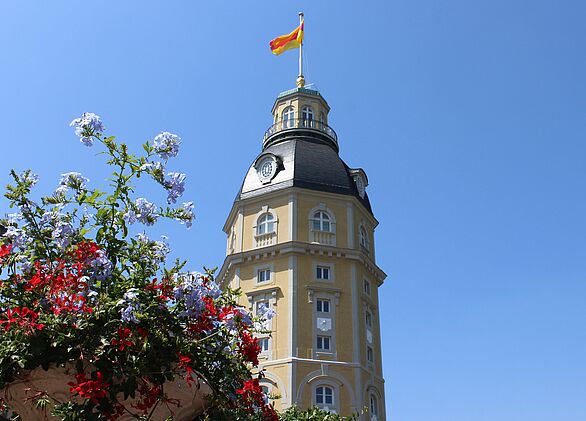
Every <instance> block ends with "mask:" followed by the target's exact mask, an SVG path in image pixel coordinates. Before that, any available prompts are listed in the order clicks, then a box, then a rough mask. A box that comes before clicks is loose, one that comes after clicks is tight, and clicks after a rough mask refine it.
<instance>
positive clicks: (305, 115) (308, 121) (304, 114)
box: [301, 107, 313, 127]
mask: <svg viewBox="0 0 586 421" xmlns="http://www.w3.org/2000/svg"><path fill="white" fill-rule="evenodd" d="M301 119H302V120H303V127H313V110H312V109H311V107H303V108H302V109H301Z"/></svg>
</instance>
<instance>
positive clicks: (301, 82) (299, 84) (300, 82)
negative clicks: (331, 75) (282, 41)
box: [297, 12, 305, 88]
mask: <svg viewBox="0 0 586 421" xmlns="http://www.w3.org/2000/svg"><path fill="white" fill-rule="evenodd" d="M302 24H303V12H299V28H301V25H302ZM304 35H305V34H304ZM304 86H305V78H304V77H303V41H301V44H299V76H298V77H297V87H298V88H303V87H304Z"/></svg>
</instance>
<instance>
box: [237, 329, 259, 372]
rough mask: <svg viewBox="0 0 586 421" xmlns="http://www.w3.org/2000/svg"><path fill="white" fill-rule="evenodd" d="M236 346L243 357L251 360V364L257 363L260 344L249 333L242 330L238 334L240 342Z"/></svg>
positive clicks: (255, 364)
mask: <svg viewBox="0 0 586 421" xmlns="http://www.w3.org/2000/svg"><path fill="white" fill-rule="evenodd" d="M238 348H239V349H240V353H241V354H242V356H243V357H244V359H245V360H246V361H248V362H251V363H252V365H253V366H255V367H256V366H257V365H258V354H260V346H259V345H258V339H257V338H255V337H253V336H252V335H251V334H250V333H248V332H246V331H244V332H241V334H240V342H239V343H238Z"/></svg>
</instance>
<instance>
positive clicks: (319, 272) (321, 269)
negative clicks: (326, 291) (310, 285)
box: [315, 264, 332, 281]
mask: <svg viewBox="0 0 586 421" xmlns="http://www.w3.org/2000/svg"><path fill="white" fill-rule="evenodd" d="M326 274H327V276H324V275H326ZM315 279H317V280H318V281H331V280H332V267H331V266H328V265H321V264H318V265H316V266H315Z"/></svg>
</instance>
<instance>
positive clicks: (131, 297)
mask: <svg viewBox="0 0 586 421" xmlns="http://www.w3.org/2000/svg"><path fill="white" fill-rule="evenodd" d="M118 305H122V306H124V308H123V309H122V310H121V311H120V315H121V317H122V321H123V322H126V323H128V322H132V323H139V320H138V317H137V316H138V313H139V311H140V304H139V302H138V290H137V289H136V288H130V289H129V290H128V291H126V292H125V293H124V298H123V299H122V300H120V301H118Z"/></svg>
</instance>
